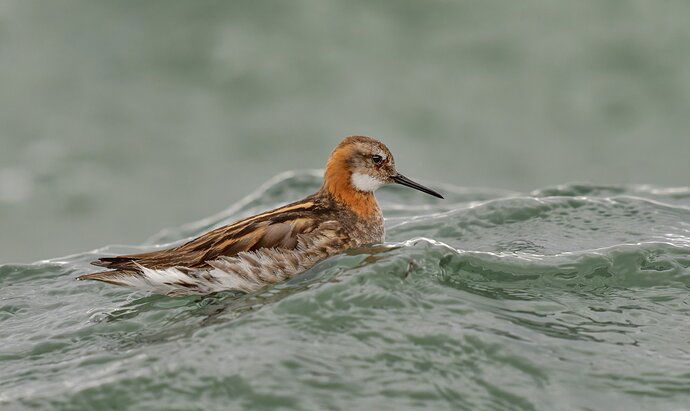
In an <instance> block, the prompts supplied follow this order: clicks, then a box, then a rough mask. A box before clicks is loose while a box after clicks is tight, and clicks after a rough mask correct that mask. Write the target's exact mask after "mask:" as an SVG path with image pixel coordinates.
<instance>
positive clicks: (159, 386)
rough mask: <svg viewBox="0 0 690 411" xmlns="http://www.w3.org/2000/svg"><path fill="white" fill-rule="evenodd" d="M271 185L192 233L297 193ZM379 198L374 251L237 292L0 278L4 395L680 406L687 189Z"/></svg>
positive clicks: (180, 402)
mask: <svg viewBox="0 0 690 411" xmlns="http://www.w3.org/2000/svg"><path fill="white" fill-rule="evenodd" d="M319 183H320V178H319V176H318V173H296V174H295V173H288V174H284V175H282V176H280V177H278V178H277V179H274V180H273V181H272V183H270V184H269V185H268V186H265V187H264V188H263V189H262V190H261V191H258V192H256V193H254V194H253V195H252V196H251V197H249V198H247V199H245V200H244V201H243V202H241V203H239V204H237V205H236V206H234V207H232V208H231V209H229V210H228V211H227V212H226V213H223V214H222V215H218V216H215V217H212V218H209V219H206V220H203V221H200V222H198V223H196V224H191V225H187V226H184V227H182V228H180V229H176V230H168V231H166V232H163V233H160V234H159V235H158V236H157V237H156V238H155V239H154V240H152V242H155V243H158V244H160V243H165V242H167V241H174V240H179V239H182V238H185V237H187V236H190V235H197V234H199V233H201V232H204V231H205V230H207V229H208V228H209V227H211V226H215V225H218V224H224V223H227V222H230V221H232V220H234V219H236V218H238V217H240V216H245V215H250V214H252V213H255V212H257V211H259V210H262V209H264V208H267V207H270V206H274V205H276V204H279V203H282V202H285V201H288V200H290V199H292V198H296V197H300V196H303V195H306V194H307V193H309V192H311V191H312V190H314V189H316V188H317V187H318V186H319ZM435 188H438V189H439V190H441V191H443V192H444V193H445V194H446V199H447V200H446V201H444V202H438V201H436V200H435V199H429V200H427V198H425V197H420V196H417V195H416V194H413V193H411V192H410V191H406V190H405V189H393V188H391V189H388V190H385V191H384V192H382V193H381V194H382V195H381V196H380V197H381V202H382V206H383V209H384V212H385V214H386V215H387V216H388V218H387V220H386V226H387V244H386V246H385V247H375V248H371V249H361V250H353V251H351V252H348V253H346V254H343V255H339V256H336V257H333V258H330V259H328V260H326V261H324V262H322V263H320V264H318V265H317V266H315V267H314V268H313V269H311V270H309V271H308V272H306V273H304V274H303V275H301V276H299V277H297V278H294V279H292V280H290V281H288V282H287V283H285V284H280V285H277V286H274V287H268V288H265V289H264V290H262V291H260V292H257V293H255V294H251V295H241V296H238V295H234V294H231V293H228V294H225V295H214V296H208V297H189V298H169V297H163V296H153V295H147V294H145V293H142V292H133V291H131V290H130V289H124V288H120V287H114V286H108V285H103V284H98V283H92V282H77V281H75V280H74V277H75V276H77V275H78V274H80V273H83V272H86V271H88V270H90V269H91V268H90V267H89V266H88V263H89V261H91V260H93V259H94V257H95V256H97V255H99V256H100V255H103V254H109V253H119V252H130V251H135V250H136V249H135V248H133V247H107V248H105V249H102V250H96V251H94V252H89V253H82V254H77V255H73V256H70V257H65V258H59V259H55V260H51V261H43V262H39V263H34V264H29V265H4V266H1V267H0V281H1V283H0V286H1V287H2V307H0V339H1V340H2V341H3V348H2V355H1V356H0V369H2V374H1V376H0V386H1V387H2V390H1V391H0V403H3V404H6V406H8V407H9V408H13V407H16V408H23V407H39V408H43V407H45V408H58V409H92V408H94V407H110V408H125V407H130V406H135V408H136V409H220V408H226V407H229V408H235V407H237V408H240V407H244V408H250V409H256V408H272V407H276V406H282V407H287V408H295V409H349V408H360V409H361V408H370V409H400V408H401V407H402V408H408V407H426V408H429V409H449V408H452V409H478V408H484V409H526V410H529V409H545V410H551V409H574V408H578V409H606V408H613V409H639V408H653V409H684V408H685V407H687V404H688V401H690V371H689V369H690V368H689V367H688V365H690V354H689V353H688V342H689V341H690V329H689V328H688V327H687V322H688V314H689V313H690V308H689V303H690V296H689V289H690V223H689V222H690V190H688V189H684V190H681V189H676V190H664V189H660V188H652V187H622V186H610V187H603V186H599V187H598V186H592V185H568V186H561V187H555V188H549V189H544V190H540V191H535V192H532V193H530V194H521V193H506V192H501V191H491V190H468V189H463V188H455V187H452V186H444V185H435Z"/></svg>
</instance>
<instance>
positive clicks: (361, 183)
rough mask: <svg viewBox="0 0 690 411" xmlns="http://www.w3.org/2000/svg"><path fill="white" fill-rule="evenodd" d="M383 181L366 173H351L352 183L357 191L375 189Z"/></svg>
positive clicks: (382, 183)
mask: <svg viewBox="0 0 690 411" xmlns="http://www.w3.org/2000/svg"><path fill="white" fill-rule="evenodd" d="M384 184H385V182H383V181H381V180H379V179H378V178H376V177H372V176H370V175H368V174H362V173H352V185H353V186H354V187H355V188H356V189H357V190H359V191H375V190H376V189H377V188H379V187H381V186H382V185H384Z"/></svg>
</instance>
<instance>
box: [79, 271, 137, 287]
mask: <svg viewBox="0 0 690 411" xmlns="http://www.w3.org/2000/svg"><path fill="white" fill-rule="evenodd" d="M131 275H134V273H131V272H127V271H119V270H115V271H101V272H98V273H92V274H84V275H80V276H79V277H77V280H80V281H84V280H95V281H102V282H104V283H108V284H114V285H121V286H131V285H130V284H129V283H128V282H127V281H124V280H123V278H125V277H126V276H131Z"/></svg>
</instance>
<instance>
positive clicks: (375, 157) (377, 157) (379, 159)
mask: <svg viewBox="0 0 690 411" xmlns="http://www.w3.org/2000/svg"><path fill="white" fill-rule="evenodd" d="M371 161H373V162H374V164H377V165H378V164H381V163H382V162H383V157H381V156H380V155H378V154H374V155H373V156H371Z"/></svg>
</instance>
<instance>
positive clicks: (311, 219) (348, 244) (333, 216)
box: [77, 136, 443, 296]
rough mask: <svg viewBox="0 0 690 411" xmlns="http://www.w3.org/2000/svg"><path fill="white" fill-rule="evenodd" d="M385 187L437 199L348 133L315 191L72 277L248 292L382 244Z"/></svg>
mask: <svg viewBox="0 0 690 411" xmlns="http://www.w3.org/2000/svg"><path fill="white" fill-rule="evenodd" d="M388 184H400V185H403V186H407V187H410V188H413V189H416V190H419V191H422V192H424V193H427V194H429V195H432V196H434V197H438V198H441V199H442V198H443V196H442V195H441V194H439V193H438V192H436V191H434V190H432V189H430V188H427V187H425V186H423V185H421V184H419V183H416V182H414V181H412V180H410V179H409V178H407V177H405V176H403V175H402V174H400V173H398V171H397V169H396V166H395V160H394V158H393V155H392V154H391V152H390V150H389V149H388V147H386V145H385V144H383V143H382V142H380V141H378V140H376V139H374V138H372V137H367V136H349V137H346V138H345V139H343V140H342V141H341V142H340V143H339V144H338V145H337V146H336V147H335V149H334V150H333V151H332V152H331V154H330V156H329V158H328V161H327V163H326V169H325V172H324V176H323V184H322V185H321V187H320V189H319V190H318V191H317V192H316V193H314V194H312V195H310V196H308V197H306V198H304V199H302V200H300V201H296V202H294V203H290V204H287V205H284V206H282V207H278V208H276V209H273V210H269V211H266V212H263V213H260V214H257V215H254V216H251V217H247V218H244V219H242V220H240V221H237V222H235V223H232V224H229V225H225V226H222V227H219V228H216V229H214V230H211V231H209V232H207V233H205V234H202V235H201V236H199V237H197V238H194V239H193V240H190V241H187V242H185V243H184V244H182V245H179V246H176V247H172V248H168V249H164V250H158V251H153V252H147V253H141V254H130V255H121V256H117V257H102V258H99V259H98V260H96V261H94V262H92V263H91V264H93V265H95V266H99V267H103V268H107V269H108V271H101V272H97V273H93V274H85V275H81V276H79V277H77V279H79V280H96V281H101V282H104V283H109V284H114V285H119V286H129V287H134V288H137V289H142V290H146V291H151V292H153V293H157V294H164V295H168V296H184V295H205V294H211V293H215V292H220V291H238V292H244V293H250V292H254V291H257V290H259V289H261V288H262V287H265V286H267V285H271V284H276V283H279V282H282V281H285V280H287V279H289V278H291V277H294V276H295V275H297V274H299V273H301V272H304V271H305V270H307V269H309V268H311V267H312V266H314V265H315V264H316V263H318V262H319V261H321V260H324V259H326V258H328V257H330V256H332V255H335V254H339V253H342V252H344V251H346V250H348V249H353V248H358V247H361V246H365V245H373V244H380V243H383V242H384V236H385V233H384V221H383V215H382V213H381V208H380V207H379V204H378V202H377V201H376V197H375V195H374V192H375V191H376V190H377V189H378V188H379V187H381V186H384V185H388Z"/></svg>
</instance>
